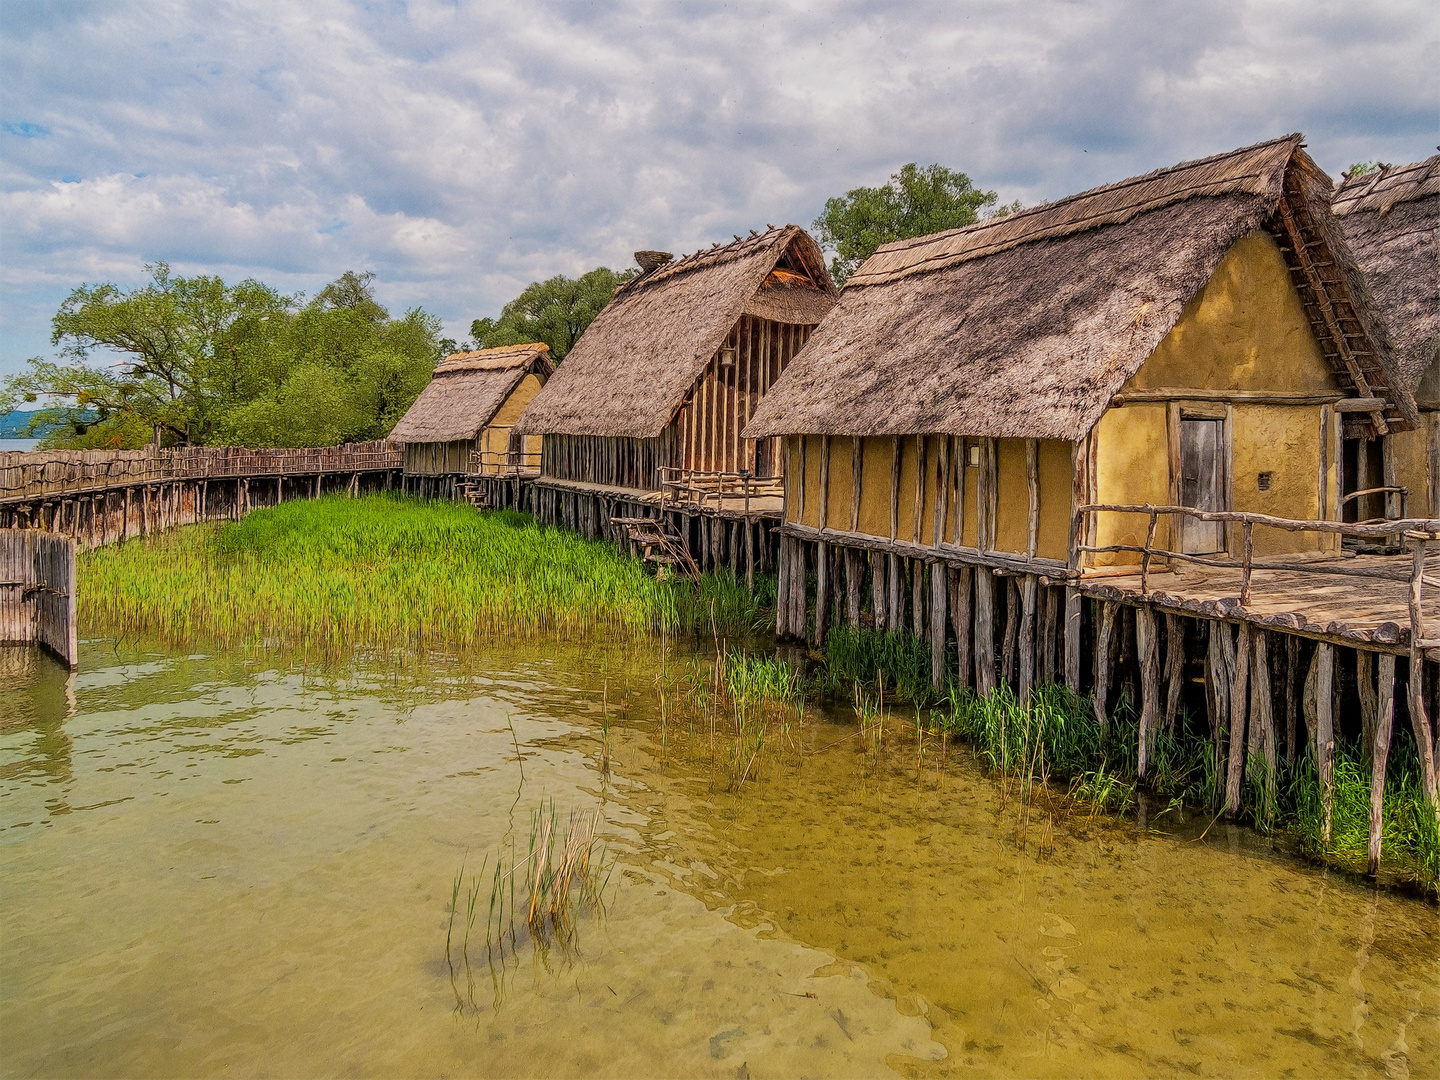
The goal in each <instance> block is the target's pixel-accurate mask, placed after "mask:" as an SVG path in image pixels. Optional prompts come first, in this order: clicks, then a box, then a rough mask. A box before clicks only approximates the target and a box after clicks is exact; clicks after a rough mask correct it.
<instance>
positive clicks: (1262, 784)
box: [1245, 630, 1278, 822]
mask: <svg viewBox="0 0 1440 1080" xmlns="http://www.w3.org/2000/svg"><path fill="white" fill-rule="evenodd" d="M1252 645H1253V652H1252V655H1251V663H1250V727H1249V737H1248V738H1247V739H1246V747H1245V753H1246V756H1247V758H1248V761H1247V763H1246V771H1247V772H1248V771H1249V770H1250V769H1252V768H1257V767H1258V768H1259V769H1260V770H1261V773H1260V776H1259V777H1258V779H1259V784H1258V787H1259V789H1260V791H1261V792H1262V796H1261V797H1262V799H1263V800H1264V801H1263V804H1262V805H1260V806H1257V807H1255V814H1256V816H1257V817H1258V818H1260V819H1261V820H1263V821H1265V822H1269V821H1270V820H1271V818H1272V817H1273V816H1274V812H1275V783H1276V778H1275V769H1276V766H1277V764H1278V762H1277V760H1276V751H1275V707H1274V703H1275V697H1274V691H1273V689H1272V687H1271V685H1270V637H1269V635H1268V634H1267V633H1265V631H1264V630H1256V631H1255V633H1254V639H1253V642H1252Z"/></svg>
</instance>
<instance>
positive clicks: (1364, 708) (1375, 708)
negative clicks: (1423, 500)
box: [1355, 439, 1380, 764]
mask: <svg viewBox="0 0 1440 1080" xmlns="http://www.w3.org/2000/svg"><path fill="white" fill-rule="evenodd" d="M1360 441H1361V442H1363V441H1364V440H1363V439H1362V440H1360ZM1355 692H1356V694H1357V695H1358V696H1359V698H1360V753H1361V756H1362V758H1363V759H1364V761H1365V763H1366V764H1369V762H1370V751H1371V750H1373V749H1374V747H1375V724H1376V722H1377V719H1378V717H1379V715H1380V699H1379V696H1378V694H1377V693H1376V688H1375V654H1374V653H1372V652H1370V651H1369V650H1368V649H1356V650H1355Z"/></svg>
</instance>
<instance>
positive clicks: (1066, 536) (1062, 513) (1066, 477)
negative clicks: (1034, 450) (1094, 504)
mask: <svg viewBox="0 0 1440 1080" xmlns="http://www.w3.org/2000/svg"><path fill="white" fill-rule="evenodd" d="M1071 457H1072V444H1070V443H1068V442H1064V441H1062V440H1060V439H1042V440H1040V545H1039V551H1038V552H1037V554H1039V555H1040V556H1041V557H1043V558H1046V559H1062V560H1063V559H1068V558H1069V557H1070V516H1071V514H1073V513H1074V512H1075V507H1074V505H1073V497H1072V491H1073V488H1074V481H1075V469H1074V466H1073V464H1072V461H1071Z"/></svg>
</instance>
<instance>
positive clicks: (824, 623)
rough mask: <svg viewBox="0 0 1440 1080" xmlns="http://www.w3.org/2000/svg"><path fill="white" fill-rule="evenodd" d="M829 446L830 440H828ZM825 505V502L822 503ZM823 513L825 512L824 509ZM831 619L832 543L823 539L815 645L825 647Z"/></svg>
mask: <svg viewBox="0 0 1440 1080" xmlns="http://www.w3.org/2000/svg"><path fill="white" fill-rule="evenodd" d="M826 445H827V446H828V445H829V443H828V440H827V442H826ZM820 505H821V506H822V507H823V506H824V505H825V504H824V503H823V502H822V503H821V504H820ZM821 513H824V511H823V510H822V511H821ZM829 620H830V545H829V544H827V543H825V541H824V540H821V541H820V542H819V543H817V544H816V545H815V647H816V648H817V649H822V648H824V647H825V631H826V630H827V629H829V626H828V623H829Z"/></svg>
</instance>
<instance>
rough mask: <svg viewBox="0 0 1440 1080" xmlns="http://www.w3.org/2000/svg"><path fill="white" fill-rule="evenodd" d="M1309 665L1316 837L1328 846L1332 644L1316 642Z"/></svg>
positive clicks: (1332, 751)
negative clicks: (1318, 811)
mask: <svg viewBox="0 0 1440 1080" xmlns="http://www.w3.org/2000/svg"><path fill="white" fill-rule="evenodd" d="M1310 666H1311V674H1312V675H1313V676H1314V682H1313V688H1314V690H1313V693H1314V703H1315V730H1314V738H1315V763H1316V765H1317V766H1318V768H1319V772H1320V801H1321V804H1322V811H1321V825H1320V841H1321V844H1322V845H1323V846H1324V847H1325V848H1327V849H1328V848H1329V846H1330V834H1331V823H1332V820H1333V818H1334V813H1335V646H1333V645H1331V644H1330V643H1329V642H1328V641H1321V642H1319V643H1317V644H1316V646H1315V657H1314V659H1313V660H1312V661H1311V664H1310ZM1307 689H1308V687H1307ZM1307 704H1308V702H1307Z"/></svg>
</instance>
